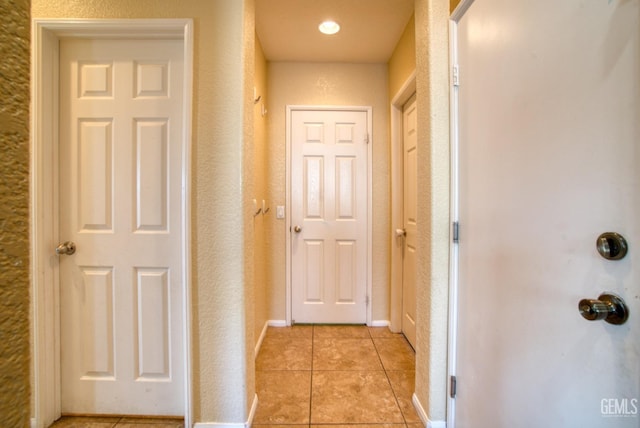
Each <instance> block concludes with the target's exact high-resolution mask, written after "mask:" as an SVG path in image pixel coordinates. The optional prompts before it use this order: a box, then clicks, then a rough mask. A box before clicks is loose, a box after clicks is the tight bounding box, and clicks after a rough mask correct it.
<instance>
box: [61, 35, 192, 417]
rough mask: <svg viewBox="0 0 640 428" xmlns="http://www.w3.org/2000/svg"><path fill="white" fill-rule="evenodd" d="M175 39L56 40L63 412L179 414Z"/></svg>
mask: <svg viewBox="0 0 640 428" xmlns="http://www.w3.org/2000/svg"><path fill="white" fill-rule="evenodd" d="M182 73H183V59H182V41H179V40H154V41H152V40H140V41H125V40H88V39H87V40H63V41H62V42H61V46H60V100H61V102H60V104H61V105H60V168H59V174H60V201H59V208H60V214H59V222H60V238H61V240H62V241H72V242H74V243H75V245H76V251H75V253H73V254H66V255H61V256H60V287H61V291H60V293H61V299H60V313H61V320H60V328H61V331H60V335H61V352H60V354H61V402H62V403H61V405H62V412H63V413H82V414H143V415H183V414H184V409H183V407H184V405H183V403H184V399H183V397H184V373H183V358H184V356H183V352H182V340H183V338H182V328H183V323H184V319H183V311H182V305H183V301H182V290H183V287H184V286H185V285H184V284H182V282H181V278H182V264H181V257H182V254H181V248H182V246H181V240H182V236H181V234H182V231H181V225H182V217H181V211H180V200H181V194H182V193H181V192H182V191H181V179H182V177H181V163H182V145H183V142H182V127H183V126H184V125H183V123H182V116H181V111H182V102H183V96H182V91H183V90H182Z"/></svg>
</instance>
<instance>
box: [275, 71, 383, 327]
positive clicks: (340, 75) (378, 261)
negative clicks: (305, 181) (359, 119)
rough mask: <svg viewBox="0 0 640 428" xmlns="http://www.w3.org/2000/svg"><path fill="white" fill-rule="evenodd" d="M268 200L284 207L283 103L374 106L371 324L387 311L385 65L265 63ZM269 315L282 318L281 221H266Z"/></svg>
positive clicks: (283, 291)
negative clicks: (266, 75) (266, 84)
mask: <svg viewBox="0 0 640 428" xmlns="http://www.w3.org/2000/svg"><path fill="white" fill-rule="evenodd" d="M268 70H269V90H268V91H269V104H268V106H269V153H268V158H269V185H270V188H269V194H270V196H269V199H270V200H271V201H273V205H276V204H277V205H285V198H286V194H285V192H286V162H285V155H286V150H285V149H286V147H285V143H286V141H285V139H286V134H285V108H286V106H287V105H343V106H344V105H349V106H372V107H373V162H372V168H373V278H372V288H373V295H372V302H373V306H372V313H373V320H388V319H389V313H388V307H389V245H390V243H389V230H390V224H389V216H390V210H389V129H388V121H389V119H388V118H389V97H388V95H387V94H388V86H387V79H388V75H387V66H386V64H327V63H284V62H283V63H279V62H275V63H273V62H272V63H269V69H268ZM268 222H269V223H268V226H267V229H268V240H269V248H270V252H271V260H270V263H269V272H270V277H269V308H270V312H269V317H270V319H273V320H284V319H285V316H286V314H285V304H286V302H285V275H286V272H285V248H286V247H285V245H286V233H285V220H277V219H276V218H275V216H270V217H269V218H268Z"/></svg>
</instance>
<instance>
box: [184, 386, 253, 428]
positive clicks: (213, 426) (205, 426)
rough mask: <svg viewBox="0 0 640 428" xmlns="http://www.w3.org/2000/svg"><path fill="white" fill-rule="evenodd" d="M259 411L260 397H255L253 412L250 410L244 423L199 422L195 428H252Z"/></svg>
mask: <svg viewBox="0 0 640 428" xmlns="http://www.w3.org/2000/svg"><path fill="white" fill-rule="evenodd" d="M257 409H258V395H257V394H256V395H254V396H253V403H252V404H251V410H249V417H248V418H247V421H246V422H244V423H242V422H240V423H223V422H197V423H196V424H195V425H194V426H193V428H251V425H253V418H254V417H255V415H256V410H257Z"/></svg>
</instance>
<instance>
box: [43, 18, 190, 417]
mask: <svg viewBox="0 0 640 428" xmlns="http://www.w3.org/2000/svg"><path fill="white" fill-rule="evenodd" d="M192 25H193V24H192V21H191V20H189V19H167V20H82V19H80V20H73V21H68V20H57V19H53V20H42V19H36V20H34V21H33V35H34V36H33V38H32V41H33V50H32V52H33V61H32V75H33V80H32V81H33V91H32V105H33V110H32V112H33V114H32V118H33V120H32V127H33V128H32V129H33V132H32V135H33V139H32V145H33V150H32V154H33V155H32V168H31V171H32V181H31V182H32V195H33V200H32V206H33V209H32V229H33V245H32V249H33V250H32V258H33V272H34V273H33V296H34V299H33V305H34V310H33V331H34V346H33V360H32V361H33V370H34V371H33V373H34V375H33V378H34V382H35V383H34V390H33V391H34V419H33V420H32V424H31V425H32V427H46V426H48V425H50V424H51V423H52V422H53V420H55V419H56V418H57V417H59V416H60V413H61V401H60V387H61V385H60V382H61V380H60V352H61V350H60V331H59V329H58V326H59V322H60V321H59V320H60V306H59V305H60V303H59V302H60V300H59V292H60V290H59V281H58V273H59V272H60V269H59V268H58V267H59V266H58V265H59V263H58V260H59V257H58V256H56V255H55V252H54V251H53V250H54V249H55V246H56V245H57V244H58V243H59V242H60V241H61V239H62V237H61V234H60V233H59V230H58V224H59V221H58V199H59V195H60V194H61V193H62V192H61V190H60V189H59V186H58V178H57V177H58V170H59V167H58V159H59V156H58V144H59V138H58V117H59V116H58V108H57V106H58V104H59V102H58V99H59V98H60V97H59V92H60V91H59V88H58V85H59V79H58V76H59V73H58V68H59V57H58V55H59V52H60V50H59V44H60V41H61V40H62V39H76V38H81V39H90V38H95V39H110V38H118V39H120V40H144V39H146V40H148V39H172V40H174V41H177V42H178V45H179V50H181V55H182V59H181V66H180V68H181V69H180V70H178V72H179V73H178V74H181V77H180V79H179V80H178V81H177V82H175V84H177V85H178V86H179V88H177V89H178V90H179V92H181V93H182V98H183V102H181V103H180V105H179V107H178V111H179V113H178V117H177V118H176V119H177V122H179V123H181V124H184V126H182V125H181V126H180V131H179V132H178V133H177V134H176V135H174V137H177V138H176V140H175V141H172V144H176V145H177V147H178V148H179V149H178V156H177V157H175V156H174V157H173V159H167V162H168V163H171V162H173V165H172V168H173V170H172V174H173V177H172V181H173V182H174V183H177V186H178V189H179V192H178V197H177V200H173V201H171V203H172V204H174V203H175V204H176V205H177V214H178V218H179V221H178V222H177V223H171V219H170V218H167V219H166V220H167V222H168V224H170V225H171V227H172V228H173V231H175V232H177V233H178V234H179V236H180V239H178V240H177V241H175V242H174V243H175V244H176V245H177V247H178V250H177V251H178V253H179V254H180V256H179V257H178V259H179V266H178V269H179V273H178V275H177V278H178V282H179V284H180V286H179V289H178V290H177V292H178V293H177V294H178V295H177V296H176V295H173V296H169V298H170V299H173V302H171V303H176V304H177V305H178V306H180V307H177V308H175V309H176V310H178V311H179V312H181V316H180V321H179V323H178V324H177V330H178V332H177V334H178V336H177V337H178V340H174V342H176V343H174V345H175V346H177V347H178V349H179V353H180V354H181V355H182V358H180V360H181V361H180V363H179V364H180V365H181V367H180V368H179V371H180V372H181V373H182V374H183V375H182V379H178V383H179V385H178V389H179V390H180V394H181V395H180V397H181V398H178V401H179V402H180V403H179V404H178V405H177V406H179V407H180V408H181V409H182V410H181V412H180V414H184V416H185V423H186V424H187V425H190V424H191V422H190V421H191V405H190V377H191V376H190V368H189V367H190V365H189V361H190V357H189V355H190V352H189V347H190V332H189V322H190V321H189V320H190V309H189V307H190V304H189V302H190V292H189V288H188V286H187V284H188V283H189V276H190V275H189V265H188V264H187V263H186V260H188V259H189V245H188V242H189V236H190V222H189V218H190V216H189V205H188V204H189V200H190V196H189V195H190V193H189V192H190V186H189V183H190V178H189V169H188V168H187V166H188V164H189V162H190V145H189V141H190V134H191V128H190V124H191V101H190V100H191V88H192V85H191V76H192V52H193V48H192V46H193V31H192ZM156 65H158V64H156ZM98 68H99V67H98ZM153 68H155V67H150V68H147V69H146V70H144V72H145V75H146V77H147V78H145V79H144V82H142V83H143V86H145V87H146V89H150V86H149V84H151V86H154V85H156V84H157V81H158V76H160V74H158V73H157V70H155V71H152V70H151V69H153ZM93 71H96V70H93ZM103 71H104V70H103ZM149 72H150V73H149ZM101 73H102V71H98V72H97V74H96V73H91V72H90V73H89V74H92V76H91V77H92V78H95V77H96V75H100V74H101ZM149 77H151V78H150V80H149V79H148V78H149ZM160 79H161V80H162V79H163V78H160ZM103 81H104V79H103ZM94 89H95V88H94ZM150 95H154V94H150ZM155 95H157V94H155ZM149 113H150V112H149ZM146 118H152V116H151V115H148V116H147V117H146ZM152 121H153V120H152ZM96 122H98V123H99V122H100V121H99V120H97V121H96ZM85 125H86V124H85ZM92 125H98V126H96V128H100V125H99V124H97V123H93V124H92ZM138 125H144V121H142V122H140V123H138ZM156 125H157V124H156ZM93 131H95V129H93ZM90 134H91V132H90ZM94 136H95V133H94ZM148 137H149V134H148V133H147V138H144V139H145V140H147V142H148V141H150V140H152V138H148ZM143 145H144V144H143ZM148 146H149V145H148V144H147V147H148ZM94 154H95V151H94ZM170 156H171V155H169V154H167V158H169V157H170ZM147 163H148V162H147ZM130 169H133V166H130ZM149 172H151V175H153V174H154V172H153V171H151V170H148V169H147V171H145V172H144V173H143V174H142V175H143V176H140V177H138V178H139V179H140V180H141V181H140V182H139V183H140V184H141V183H143V182H147V184H149V180H146V178H149V177H150V176H149V175H148V173H149ZM156 172H157V171H156ZM84 173H85V174H86V173H87V171H86V170H85V171H84ZM88 173H89V175H92V172H90V171H89V172H88ZM93 175H94V176H95V175H100V174H99V173H93ZM115 175H116V174H114V176H115ZM145 175H146V177H144V176H145ZM116 179H118V178H116ZM151 181H153V180H151ZM152 186H153V185H152ZM166 187H167V188H169V186H168V183H167V186H166ZM60 196H62V195H60ZM64 196H65V197H66V196H72V195H69V194H67V195H64ZM130 202H131V203H130V207H132V206H134V205H135V203H133V201H130ZM125 203H129V202H125ZM142 203H143V204H144V203H146V204H147V205H148V203H149V200H147V201H142ZM97 205H98V206H99V205H100V204H97ZM94 207H95V205H94ZM86 213H87V211H85V214H86ZM175 214H176V212H174V213H173V214H172V215H175ZM154 216H155V217H156V218H157V216H156V215H155V214H149V211H148V210H147V214H146V215H143V218H142V220H143V222H144V221H145V220H150V219H151V218H153V217H154ZM82 248H85V247H84V244H83V246H80V245H79V246H78V253H77V254H80V252H81V249H82ZM62 257H73V256H62ZM62 261H66V260H64V258H63V260H62ZM92 273H98V274H99V273H100V269H97V270H95V271H93V272H92ZM146 273H149V271H146ZM99 276H100V275H98V277H99ZM143 276H144V275H143ZM151 276H153V275H151ZM146 279H149V278H148V277H147V278H146ZM156 279H157V278H156ZM143 282H145V281H143ZM153 282H154V281H153V279H152V281H151V284H150V283H149V281H146V282H145V284H143V285H142V294H145V295H146V296H147V297H157V296H158V294H157V293H155V292H154V291H151V292H149V290H150V288H154V287H153V285H154V284H152V283H153ZM160 282H162V281H160ZM157 283H158V281H156V284H157ZM149 286H150V287H149ZM164 297H167V295H166V294H165V296H164ZM151 306H153V305H151ZM144 307H145V305H143V308H144ZM148 308H149V305H146V309H148ZM131 310H132V311H134V310H135V308H131ZM147 325H148V324H147ZM145 328H146V326H145ZM151 330H154V329H153V328H151ZM157 330H158V329H156V331H157ZM147 333H152V331H150V330H149V329H148V328H147ZM148 338H149V337H148V336H147V338H146V339H148ZM147 343H148V342H147ZM148 358H149V356H148V355H147V359H146V361H145V358H144V357H142V359H138V361H137V363H142V364H147V366H146V368H147V369H151V368H152V367H151V366H150V365H149V364H154V361H153V360H154V357H153V356H152V357H151V359H148ZM103 361H104V360H103ZM157 361H158V359H155V362H157ZM155 380H156V381H158V380H159V379H155ZM125 411H126V409H122V410H120V409H119V410H118V412H119V413H125ZM142 411H143V410H141V409H138V410H137V411H136V412H135V413H141V412H142ZM162 413H167V411H163V412H162Z"/></svg>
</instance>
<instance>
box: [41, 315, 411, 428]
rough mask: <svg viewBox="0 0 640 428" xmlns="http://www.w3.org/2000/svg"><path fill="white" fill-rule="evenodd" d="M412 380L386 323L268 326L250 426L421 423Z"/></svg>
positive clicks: (73, 425) (75, 424)
mask: <svg viewBox="0 0 640 428" xmlns="http://www.w3.org/2000/svg"><path fill="white" fill-rule="evenodd" d="M414 378H415V354H414V352H413V349H412V348H411V346H410V345H409V343H408V342H407V341H406V339H405V338H404V336H402V335H401V334H393V333H391V332H390V331H389V329H388V328H386V327H383V328H375V327H365V326H320V325H316V326H295V327H282V328H274V327H269V329H268V330H267V334H266V336H265V339H264V341H263V343H262V347H261V349H260V353H259V354H258V358H257V360H256V392H257V394H258V410H257V413H256V415H255V418H254V421H253V426H254V427H255V428H303V427H308V428H344V427H345V426H347V425H358V428H423V425H422V423H421V421H420V418H419V417H418V415H417V414H416V412H415V410H414V408H413V404H412V402H411V397H412V395H413V389H414ZM280 425H283V427H279V426H280ZM328 425H331V426H330V427H329V426H328ZM183 427H184V424H183V422H182V421H181V420H171V419H151V418H130V417H113V418H110V417H106V418H94V417H63V418H62V419H60V420H59V421H57V422H56V423H55V424H53V426H52V427H51V428H183Z"/></svg>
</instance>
